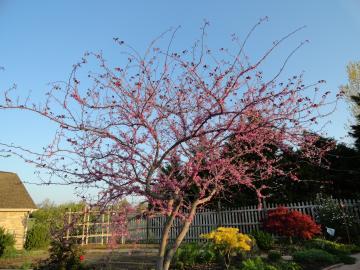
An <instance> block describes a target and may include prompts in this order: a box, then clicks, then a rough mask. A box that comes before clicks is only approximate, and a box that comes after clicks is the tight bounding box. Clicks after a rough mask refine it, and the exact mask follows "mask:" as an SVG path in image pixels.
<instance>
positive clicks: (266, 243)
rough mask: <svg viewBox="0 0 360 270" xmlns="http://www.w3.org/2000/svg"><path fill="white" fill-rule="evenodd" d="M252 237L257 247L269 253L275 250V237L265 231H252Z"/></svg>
mask: <svg viewBox="0 0 360 270" xmlns="http://www.w3.org/2000/svg"><path fill="white" fill-rule="evenodd" d="M250 235H252V236H253V237H254V239H255V241H256V244H257V246H258V247H259V248H260V249H261V250H265V251H267V250H270V249H272V248H273V246H274V237H273V236H272V235H271V234H270V233H268V232H264V231H252V232H251V233H250Z"/></svg>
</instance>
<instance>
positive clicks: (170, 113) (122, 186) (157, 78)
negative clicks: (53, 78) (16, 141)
mask: <svg viewBox="0 0 360 270" xmlns="http://www.w3.org/2000/svg"><path fill="white" fill-rule="evenodd" d="M257 25H258V24H257ZM206 26H207V23H206V24H205V26H204V27H203V28H202V35H201V38H200V40H199V41H197V42H196V43H195V45H194V46H193V47H192V48H191V49H190V50H182V51H173V50H172V49H171V43H172V41H173V37H174V35H172V38H171V41H170V44H169V46H167V47H166V49H165V50H161V49H160V48H157V47H156V41H157V40H155V41H154V42H153V43H151V44H150V46H149V48H148V49H147V51H146V52H145V54H144V55H140V54H139V53H138V52H136V51H134V50H133V49H132V47H130V46H128V45H126V43H125V42H123V41H121V40H119V39H115V41H116V42H117V43H118V44H119V45H120V46H125V48H127V51H126V52H125V55H126V57H127V63H123V64H122V65H121V66H115V67H112V66H111V65H110V64H108V63H107V62H106V61H105V59H104V58H103V56H102V54H99V53H87V54H85V55H84V58H83V59H82V61H81V62H80V63H78V64H77V65H75V67H74V70H73V72H72V74H71V78H70V80H69V82H68V83H64V84H63V85H62V84H56V85H54V88H53V89H51V90H50V91H49V92H48V93H47V95H46V100H45V102H44V103H43V104H41V105H33V104H31V103H30V102H29V99H28V98H25V99H24V101H22V100H21V99H18V98H16V97H13V95H12V93H11V92H5V93H4V99H3V101H2V104H1V108H2V109H19V110H24V111H30V112H34V113H36V114H38V115H40V116H42V117H45V118H47V119H49V120H50V121H51V122H53V123H54V124H56V125H57V126H58V131H57V133H56V134H55V137H54V141H53V142H52V143H51V144H50V145H49V146H48V147H46V148H45V151H44V153H35V152H31V151H29V150H27V149H22V148H21V147H18V148H16V149H17V150H16V151H15V155H18V156H19V157H21V158H23V159H24V160H26V161H27V162H30V163H33V164H35V165H37V166H38V167H39V168H41V169H43V170H46V171H47V172H48V173H49V175H48V177H47V179H46V182H47V183H49V182H50V183H51V182H54V181H56V180H57V179H61V181H64V182H66V183H70V184H76V185H81V186H83V187H88V186H92V187H96V188H99V189H101V191H100V193H99V197H100V199H99V204H101V205H103V204H107V203H111V202H116V201H119V200H121V199H122V198H124V197H125V196H129V195H135V196H143V197H145V198H146V199H147V200H148V202H149V203H150V204H151V205H153V206H154V207H153V209H155V210H154V211H156V214H162V215H165V216H166V217H167V219H166V222H165V224H164V228H163V232H162V239H161V243H160V247H159V254H158V263H157V269H158V270H162V269H165V270H167V269H169V266H170V262H171V259H172V257H173V255H174V253H175V251H176V250H177V248H178V247H179V245H180V244H181V242H182V241H183V239H184V237H185V235H186V233H187V232H188V230H189V226H190V224H191V222H192V220H193V218H194V215H195V213H196V211H197V209H198V208H199V207H203V206H204V205H206V204H207V203H209V202H210V201H211V200H212V199H213V197H214V196H215V195H216V194H219V193H221V192H223V191H224V190H225V189H227V188H229V187H231V186H232V185H236V186H239V185H242V186H246V187H247V188H249V189H252V190H254V191H255V194H256V196H257V198H258V199H259V202H261V199H262V197H263V193H262V192H263V191H264V190H266V185H265V184H262V185H260V184H258V183H259V182H261V181H264V183H266V181H267V180H269V179H273V178H274V177H275V176H284V175H288V176H289V177H290V178H291V179H293V180H296V179H297V177H296V175H295V174H294V173H293V172H290V173H289V172H286V171H284V170H283V169H282V168H281V166H279V164H280V163H281V160H282V158H281V156H275V157H272V156H269V155H266V154H264V153H265V152H266V151H265V150H266V149H267V148H268V146H269V145H272V146H274V147H276V148H277V149H280V150H281V151H285V150H286V149H289V148H294V149H296V148H299V147H300V148H301V149H302V151H301V153H300V154H301V157H302V158H304V159H307V160H308V162H311V163H312V162H314V163H319V162H321V161H322V157H323V156H324V154H325V153H326V151H327V150H328V149H327V148H326V147H318V146H317V145H316V144H315V142H316V141H317V136H315V135H313V134H311V133H305V131H306V130H308V129H309V128H310V127H311V126H314V124H315V123H317V119H318V117H323V116H325V115H327V114H328V112H329V111H326V110H325V107H323V106H325V105H329V103H328V102H327V98H326V97H327V95H328V93H325V94H324V95H322V96H321V95H320V98H319V99H317V100H312V99H310V98H309V97H308V94H307V92H306V91H307V90H308V91H310V89H312V87H314V86H316V85H317V83H316V84H315V85H314V84H312V85H305V84H304V82H303V78H302V75H300V76H294V77H292V78H290V79H289V80H288V81H287V83H285V84H284V83H281V82H278V81H277V80H278V78H279V76H280V74H281V72H282V70H283V68H284V67H285V65H286V63H287V61H288V60H289V58H290V56H291V55H292V54H293V53H294V52H295V51H296V50H297V49H298V48H299V47H301V45H302V44H303V43H301V44H300V45H299V47H298V48H295V50H294V51H293V52H292V53H291V54H290V55H289V57H288V58H287V59H285V60H284V63H283V67H282V68H280V70H279V72H278V73H276V74H275V75H274V76H270V77H268V78H266V79H265V77H264V76H263V74H262V72H261V71H260V66H261V64H262V63H263V61H264V59H266V58H267V57H268V56H269V55H270V54H271V53H272V52H273V51H274V49H275V48H276V47H278V46H279V45H280V44H281V43H282V42H283V41H284V40H286V39H287V38H289V37H290V36H291V35H293V34H294V33H296V32H297V31H298V30H299V29H298V30H295V31H294V32H292V33H290V34H289V35H287V36H285V37H283V38H281V39H279V40H278V41H276V42H274V43H273V46H272V47H270V49H269V50H268V51H266V52H265V53H264V54H263V56H262V57H260V58H259V59H257V60H255V61H253V62H252V63H250V62H249V58H247V57H244V55H245V46H246V44H247V40H248V37H249V36H250V35H251V33H252V32H253V31H254V29H255V27H256V26H255V27H254V28H253V29H252V30H251V31H250V33H249V35H248V36H247V37H246V38H245V41H244V42H239V40H238V39H237V38H236V37H233V41H234V42H235V44H236V45H237V46H238V50H237V51H235V52H232V51H229V50H227V49H224V48H220V49H219V50H211V49H210V48H208V47H207V46H206V44H205V42H204V41H205V37H206V33H205V28H206ZM162 37H163V36H161V37H160V38H162ZM89 61H95V62H96V63H98V67H99V69H98V70H95V71H93V72H90V73H88V72H86V71H85V72H84V69H83V68H82V67H83V66H84V65H86V64H87V63H88V62H89ZM319 83H321V81H320V82H319ZM315 91H316V90H315ZM230 137H233V138H234V139H233V140H234V141H235V145H239V146H241V145H246V147H244V148H242V149H241V154H240V155H238V156H236V159H241V160H243V162H235V157H233V156H231V155H226V153H227V152H229V151H232V149H230V148H229V147H228V145H227V144H226V142H227V141H228V139H229V138H230ZM22 150H27V151H26V152H22ZM249 155H256V156H257V157H258V158H257V160H256V161H251V160H250V161H247V160H246V158H245V157H247V156H249ZM174 156H177V157H178V160H179V163H180V164H179V166H181V171H182V179H181V181H178V179H177V177H176V174H174V173H171V172H168V173H167V174H164V173H162V170H163V168H164V166H165V164H166V163H168V162H170V161H171V158H172V157H174ZM204 172H206V174H204ZM255 183H256V184H255ZM193 187H196V188H195V189H193ZM190 188H191V189H192V190H194V191H195V193H194V194H193V195H192V196H188V191H189V189H190ZM176 218H178V219H180V220H181V222H182V229H181V230H180V233H179V234H178V235H177V236H176V239H175V241H174V242H172V243H169V235H170V230H171V227H172V224H173V222H174V220H175V219H176Z"/></svg>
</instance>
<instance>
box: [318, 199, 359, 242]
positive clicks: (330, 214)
mask: <svg viewBox="0 0 360 270" xmlns="http://www.w3.org/2000/svg"><path fill="white" fill-rule="evenodd" d="M316 204H317V205H318V207H317V208H316V209H315V210H316V220H317V222H319V223H320V224H322V225H323V226H325V227H330V228H333V229H335V237H340V238H341V239H342V241H346V242H349V243H350V242H354V241H355V242H360V238H359V224H358V222H356V218H355V217H354V216H352V215H350V214H349V213H348V212H347V210H346V208H345V207H343V206H342V205H340V204H339V203H338V201H337V200H335V199H333V198H331V197H327V196H320V195H319V196H318V197H317V199H316Z"/></svg>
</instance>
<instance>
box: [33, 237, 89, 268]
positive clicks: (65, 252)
mask: <svg viewBox="0 0 360 270" xmlns="http://www.w3.org/2000/svg"><path fill="white" fill-rule="evenodd" d="M49 252H50V257H49V259H47V260H44V261H42V262H40V264H39V265H38V266H37V267H35V269H36V270H65V269H66V270H85V269H87V268H86V267H85V266H84V265H83V263H82V260H83V259H84V251H83V249H82V248H81V246H79V245H78V244H77V243H76V240H75V239H69V240H67V239H65V238H63V237H59V238H54V239H53V240H52V241H51V243H50V249H49Z"/></svg>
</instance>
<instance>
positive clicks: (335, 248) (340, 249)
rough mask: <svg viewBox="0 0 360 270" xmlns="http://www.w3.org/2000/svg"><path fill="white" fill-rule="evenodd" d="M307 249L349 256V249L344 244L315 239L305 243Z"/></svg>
mask: <svg viewBox="0 0 360 270" xmlns="http://www.w3.org/2000/svg"><path fill="white" fill-rule="evenodd" d="M305 246H306V247H308V248H315V249H322V250H325V251H327V252H329V253H331V254H334V255H344V254H345V255H346V254H350V252H351V247H350V246H348V245H345V244H341V243H336V242H333V241H329V240H325V239H321V238H316V239H312V240H310V241H308V242H306V243H305Z"/></svg>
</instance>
